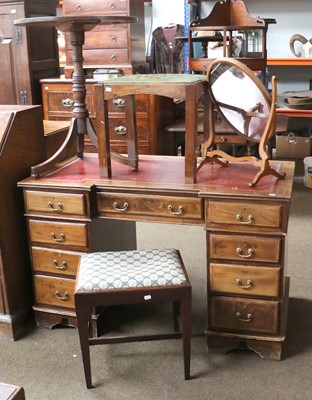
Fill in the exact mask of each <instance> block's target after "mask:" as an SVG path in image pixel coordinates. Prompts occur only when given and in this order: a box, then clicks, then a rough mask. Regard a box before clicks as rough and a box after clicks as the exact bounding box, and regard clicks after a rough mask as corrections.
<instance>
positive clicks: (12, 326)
mask: <svg viewBox="0 0 312 400" xmlns="http://www.w3.org/2000/svg"><path fill="white" fill-rule="evenodd" d="M45 158H46V156H45V142H44V135H43V125H42V110H41V107H40V106H21V105H8V106H4V105H0V171H1V174H0V192H1V196H0V336H3V337H7V338H10V339H13V340H16V339H19V338H20V337H21V336H22V335H23V334H24V332H25V330H26V329H27V327H28V326H29V323H30V320H31V316H32V314H33V313H32V302H33V288H32V278H31V276H32V274H31V267H30V260H29V250H28V240H27V228H26V224H25V219H24V217H23V195H22V193H21V192H20V190H18V188H17V186H16V184H17V182H18V181H19V180H21V179H24V178H26V177H27V176H29V173H30V167H31V166H32V165H34V164H37V163H39V162H41V161H43V160H45Z"/></svg>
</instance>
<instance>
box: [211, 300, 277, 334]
mask: <svg viewBox="0 0 312 400" xmlns="http://www.w3.org/2000/svg"><path fill="white" fill-rule="evenodd" d="M278 310H279V303H278V301H265V300H251V299H244V298H233V297H221V296H212V297H211V320H210V323H211V327H212V328H213V329H221V330H226V331H248V332H254V333H265V334H274V335H275V334H277V331H278Z"/></svg>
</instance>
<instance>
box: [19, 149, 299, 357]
mask: <svg viewBox="0 0 312 400" xmlns="http://www.w3.org/2000/svg"><path fill="white" fill-rule="evenodd" d="M272 166H274V168H276V169H278V170H279V171H281V172H284V173H286V176H285V179H282V180H277V179H276V178H275V177H272V176H269V175H268V176H266V177H265V178H264V179H263V180H262V181H261V182H260V184H259V185H258V186H256V187H254V188H251V187H249V185H248V182H249V181H250V180H251V179H252V178H253V177H254V175H255V173H256V172H257V170H258V169H257V167H255V166H254V165H253V164H250V163H233V164H231V165H230V166H229V167H228V168H224V167H221V166H218V165H211V164H207V166H205V168H202V169H201V170H200V171H199V172H198V175H197V183H193V184H186V183H185V177H184V158H183V157H165V156H141V157H140V168H139V170H138V171H137V172H131V171H129V168H128V167H127V166H125V165H123V164H120V163H115V162H114V161H113V171H114V173H113V177H112V178H110V179H106V178H101V177H100V176H99V162H98V157H97V155H96V154H89V155H85V156H84V158H83V159H76V160H75V161H71V162H70V163H67V164H64V165H63V166H62V165H61V166H60V168H59V169H57V170H55V171H54V172H52V173H50V174H48V175H46V176H43V177H41V178H39V179H34V178H31V177H30V178H27V179H25V180H23V181H20V182H19V183H18V186H19V187H21V188H23V191H24V201H25V216H26V219H27V224H28V232H29V243H30V251H31V253H32V263H33V279H34V289H35V302H34V306H33V308H34V310H35V314H36V320H37V323H38V324H39V325H45V326H49V325H50V326H51V325H52V323H56V321H58V322H61V321H62V320H63V319H69V320H70V321H71V323H72V324H76V318H75V309H74V284H75V276H76V270H77V266H78V264H79V259H80V257H81V255H82V254H83V253H87V252H90V251H92V250H90V248H91V243H92V239H93V236H94V231H92V224H93V223H94V222H95V221H97V220H100V221H106V220H107V221H110V222H111V223H112V224H113V223H117V222H121V221H124V222H125V221H130V222H134V221H146V222H148V221H150V222H160V223H174V224H187V225H193V226H197V227H198V228H201V229H202V228H204V229H205V232H206V233H205V234H206V238H207V277H208V280H207V291H208V302H207V316H206V319H207V328H206V330H205V333H206V335H207V343H208V349H213V348H220V349H221V350H223V351H227V350H230V349H233V348H237V347H240V346H241V345H244V344H245V345H247V346H248V347H249V348H251V349H253V350H255V351H256V352H257V353H258V354H260V355H261V357H264V358H270V359H280V358H281V356H282V346H283V343H284V341H285V335H286V321H287V304H288V283H289V282H288V281H289V278H287V271H286V250H287V248H286V236H287V226H288V217H289V208H290V200H291V193H292V182H293V174H294V163H293V162H289V161H272ZM105 232H106V236H107V231H103V232H102V233H101V238H102V241H103V242H105V240H106V236H105ZM110 232H111V231H110ZM118 232H119V234H118ZM118 232H116V234H115V237H116V238H118V240H119V239H121V236H120V232H121V231H118ZM168 245H169V243H168ZM182 255H183V254H182ZM190 268H191V267H190ZM203 318H205V317H204V316H203Z"/></svg>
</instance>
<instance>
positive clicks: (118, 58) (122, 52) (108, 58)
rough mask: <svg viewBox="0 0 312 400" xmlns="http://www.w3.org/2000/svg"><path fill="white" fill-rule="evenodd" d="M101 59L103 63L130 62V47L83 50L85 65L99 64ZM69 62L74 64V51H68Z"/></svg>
mask: <svg viewBox="0 0 312 400" xmlns="http://www.w3.org/2000/svg"><path fill="white" fill-rule="evenodd" d="M99 60H101V63H102V64H109V65H113V64H116V65H117V64H123V63H127V62H129V52H128V49H127V48H126V49H118V48H114V49H94V50H91V49H90V50H88V49H87V50H85V51H84V52H83V62H84V64H85V65H87V64H92V65H98V62H99ZM67 62H68V64H69V65H72V64H73V52H72V51H68V52H67Z"/></svg>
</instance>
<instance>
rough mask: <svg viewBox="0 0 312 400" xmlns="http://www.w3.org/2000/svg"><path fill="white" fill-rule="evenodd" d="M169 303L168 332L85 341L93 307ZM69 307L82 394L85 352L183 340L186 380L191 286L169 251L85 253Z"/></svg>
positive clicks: (187, 375) (87, 371)
mask: <svg viewBox="0 0 312 400" xmlns="http://www.w3.org/2000/svg"><path fill="white" fill-rule="evenodd" d="M146 302H149V303H161V302H172V303H173V315H174V331H173V332H169V333H163V334H160V333H156V334H153V335H151V334H150V335H139V336H107V335H102V336H98V337H90V336H89V335H90V329H89V324H90V321H91V314H92V310H94V308H95V307H104V306H105V307H106V306H109V305H120V304H138V303H146ZM75 307H76V314H77V322H78V331H79V337H80V346H81V353H82V360H83V366H84V373H85V379H86V385H87V388H91V387H92V380H91V365H90V346H92V345H100V344H110V343H125V342H139V341H151V340H163V339H177V338H182V339H183V353H184V376H185V379H190V337H191V284H190V282H189V279H188V276H187V273H186V271H185V268H184V265H183V262H182V259H181V256H180V253H179V251H177V250H174V249H162V250H159V249H157V250H134V251H118V252H99V253H89V254H85V255H83V256H82V257H81V261H80V266H79V269H78V273H77V278H76V289H75Z"/></svg>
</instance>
